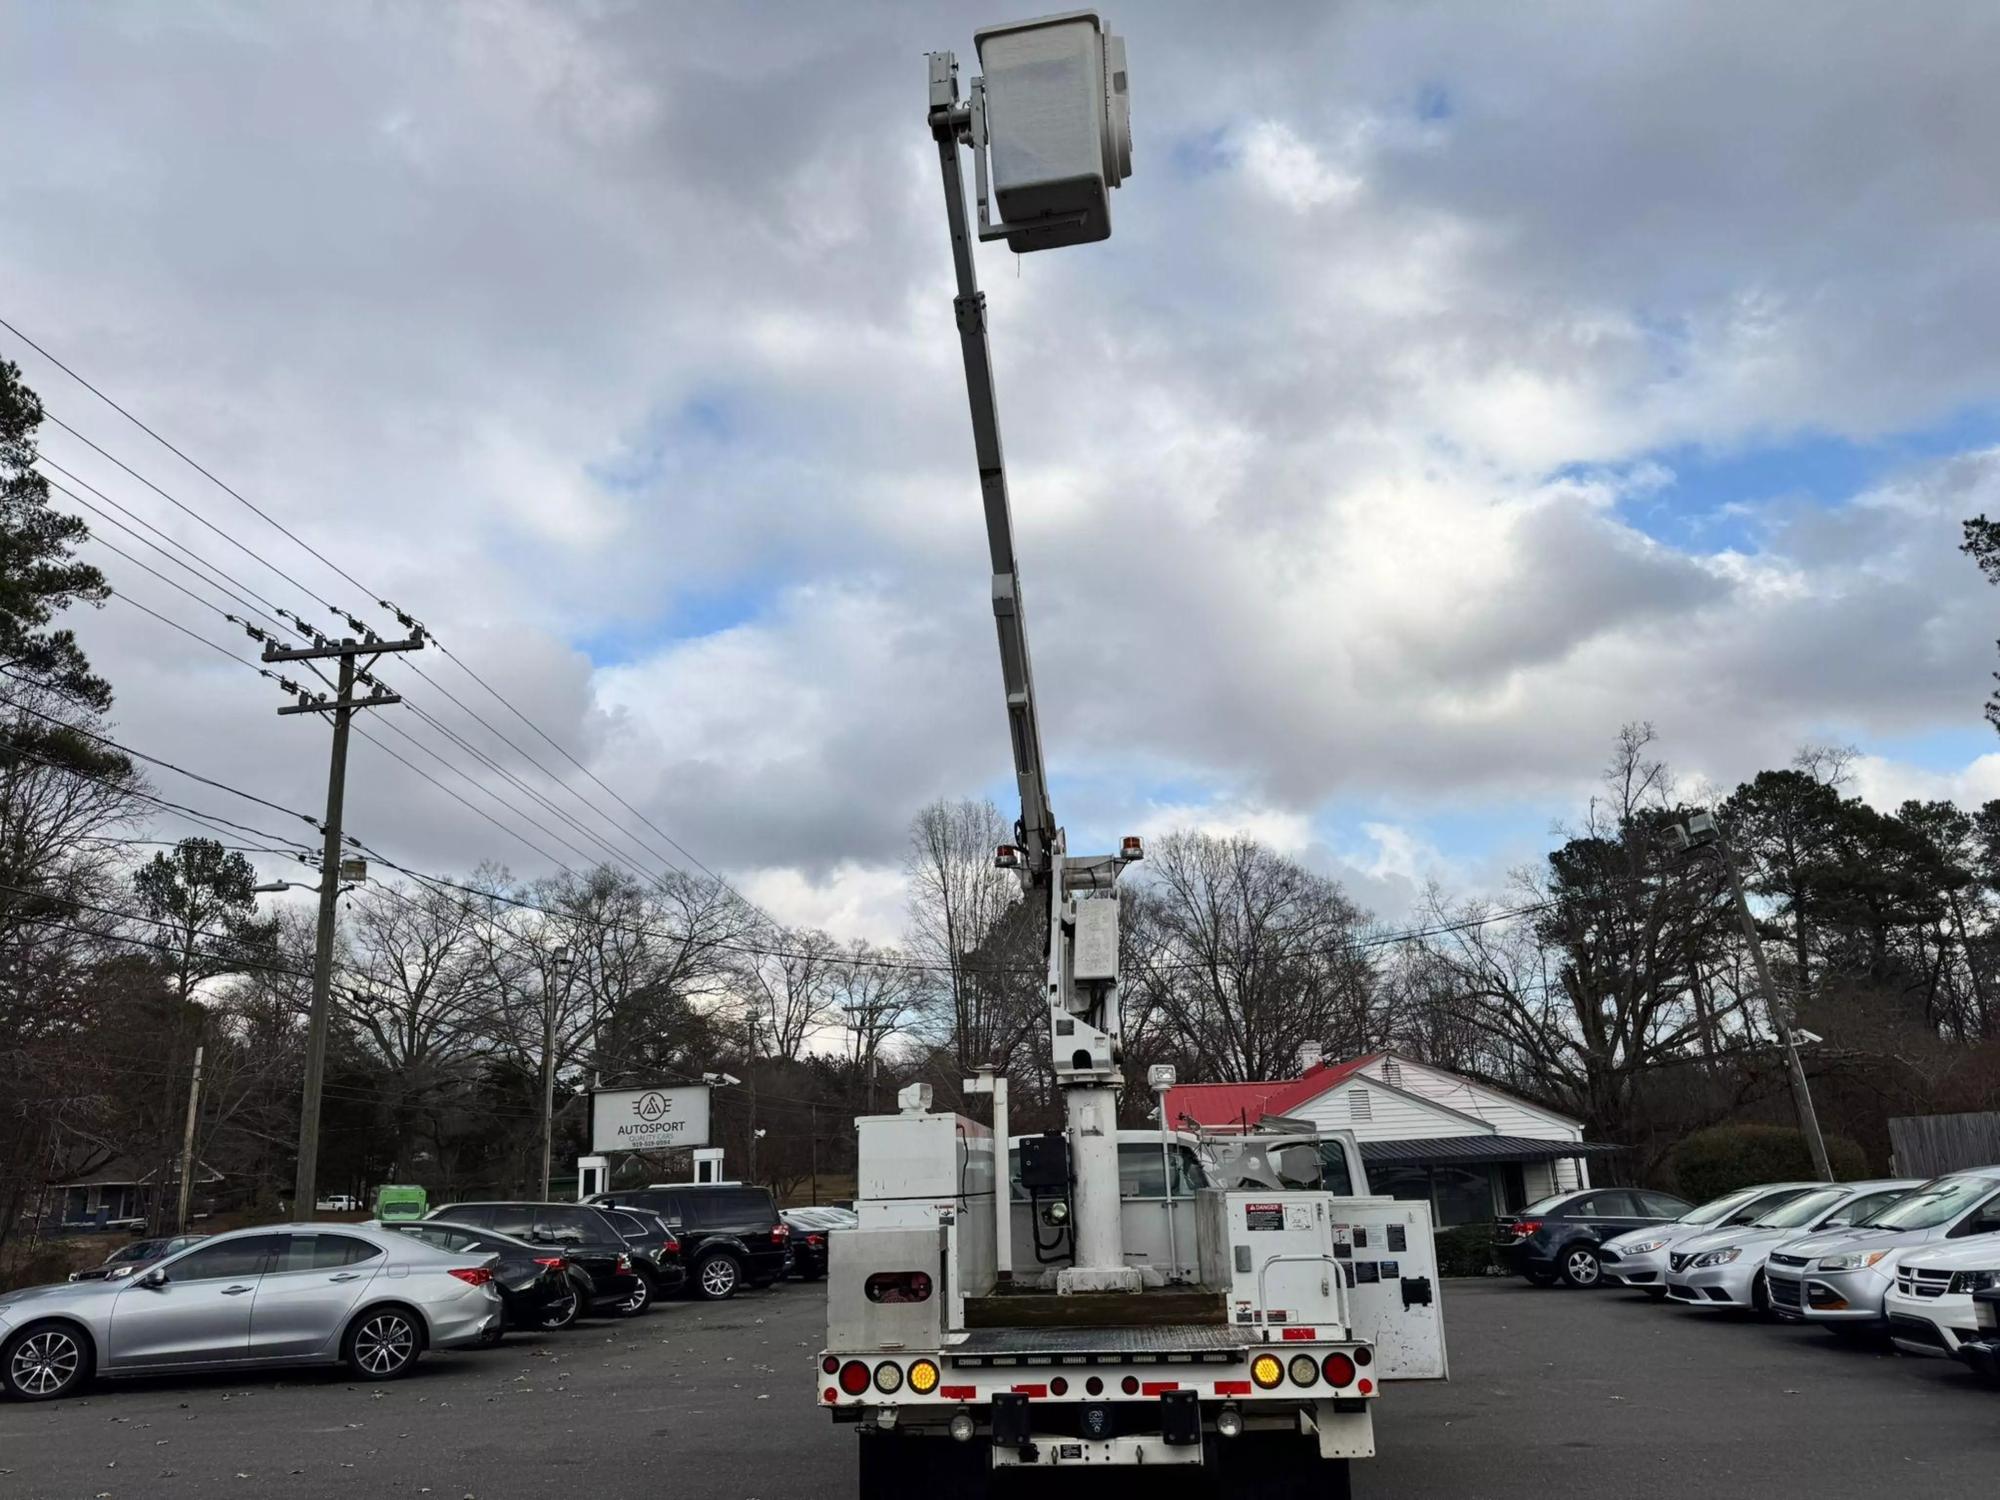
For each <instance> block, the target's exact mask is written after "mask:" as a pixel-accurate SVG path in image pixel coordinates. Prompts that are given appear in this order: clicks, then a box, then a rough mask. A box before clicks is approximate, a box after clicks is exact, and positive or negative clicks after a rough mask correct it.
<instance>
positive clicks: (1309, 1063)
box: [1299, 1042, 1326, 1078]
mask: <svg viewBox="0 0 2000 1500" xmlns="http://www.w3.org/2000/svg"><path fill="white" fill-rule="evenodd" d="M1324 1061H1326V1048H1325V1047H1323V1046H1321V1045H1320V1044H1319V1043H1318V1042H1301V1043H1300V1044H1299V1076H1300V1077H1302V1078H1303V1077H1304V1076H1305V1075H1306V1074H1308V1073H1310V1072H1311V1071H1312V1070H1313V1069H1314V1068H1316V1067H1318V1066H1319V1065H1320V1064H1321V1063H1322V1062H1324Z"/></svg>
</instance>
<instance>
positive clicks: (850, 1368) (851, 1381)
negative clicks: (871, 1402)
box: [840, 1359, 870, 1396]
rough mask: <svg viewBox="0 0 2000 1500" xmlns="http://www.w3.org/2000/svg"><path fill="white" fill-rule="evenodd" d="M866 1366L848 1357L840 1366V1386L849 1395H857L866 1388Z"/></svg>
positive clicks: (867, 1376) (867, 1375) (867, 1379)
mask: <svg viewBox="0 0 2000 1500" xmlns="http://www.w3.org/2000/svg"><path fill="white" fill-rule="evenodd" d="M869 1378H870V1377H869V1374H868V1366H866V1365H864V1364H863V1363H861V1361H860V1360H858V1359H850V1360H849V1361H848V1362H847V1363H846V1364H844V1365H842V1366H841V1367H840V1388H841V1389H842V1390H843V1391H845V1392H847V1394H848V1395H850V1396H859V1395H860V1394H861V1393H862V1392H864V1391H866V1390H867V1389H868V1381H869Z"/></svg>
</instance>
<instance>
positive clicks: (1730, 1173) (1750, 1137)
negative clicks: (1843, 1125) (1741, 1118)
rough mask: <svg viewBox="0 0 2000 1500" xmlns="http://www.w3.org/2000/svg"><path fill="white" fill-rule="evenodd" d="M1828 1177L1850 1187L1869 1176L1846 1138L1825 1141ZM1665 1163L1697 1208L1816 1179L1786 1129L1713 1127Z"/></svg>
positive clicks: (1799, 1137)
mask: <svg viewBox="0 0 2000 1500" xmlns="http://www.w3.org/2000/svg"><path fill="white" fill-rule="evenodd" d="M1826 1154H1827V1159H1828V1161H1830V1162H1831V1163H1832V1166H1833V1175H1834V1177H1835V1178H1836V1179H1838V1180H1839V1181H1842V1182H1853V1181H1856V1180H1857V1179H1860V1178H1863V1177H1866V1176H1867V1175H1868V1157H1867V1155H1866V1154H1865V1153H1864V1152H1863V1151H1862V1149H1861V1148H1860V1147H1859V1146H1858V1145H1856V1144H1855V1143H1854V1142H1853V1141H1851V1140H1849V1139H1847V1137H1845V1136H1839V1135H1830V1136H1828V1137H1827V1138H1826ZM1670 1160H1671V1161H1672V1163H1673V1169H1674V1178H1675V1180H1676V1181H1677V1182H1678V1183H1679V1184H1680V1191H1681V1196H1682V1197H1683V1198H1687V1199H1690V1200H1692V1201H1693V1202H1696V1203H1705V1202H1707V1201H1708V1200H1709V1199H1710V1198H1719V1197H1721V1196H1722V1195H1723V1194H1724V1193H1731V1192H1734V1191H1735V1190H1736V1189H1737V1188H1741V1187H1751V1186H1754V1185H1755V1184H1757V1183H1760V1182H1796V1181H1800V1180H1803V1179H1808V1178H1811V1177H1814V1176H1817V1175H1818V1174H1817V1173H1816V1172H1814V1170H1813V1164H1812V1153H1811V1152H1809V1151H1808V1150H1807V1149H1806V1139H1805V1136H1804V1134H1803V1133H1802V1132H1800V1131H1798V1130H1795V1129H1793V1128H1791V1127H1790V1126H1787V1125H1716V1126H1713V1127H1711V1128H1710V1129H1707V1130H1697V1131H1696V1132H1695V1133H1694V1134H1693V1135H1691V1136H1689V1137H1688V1138H1687V1139H1686V1140H1684V1141H1682V1142H1681V1143H1680V1144H1679V1145H1677V1146H1675V1147H1674V1149H1673V1152H1672V1154H1671V1157H1670Z"/></svg>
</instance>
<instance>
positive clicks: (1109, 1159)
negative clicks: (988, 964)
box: [815, 11, 1445, 1497]
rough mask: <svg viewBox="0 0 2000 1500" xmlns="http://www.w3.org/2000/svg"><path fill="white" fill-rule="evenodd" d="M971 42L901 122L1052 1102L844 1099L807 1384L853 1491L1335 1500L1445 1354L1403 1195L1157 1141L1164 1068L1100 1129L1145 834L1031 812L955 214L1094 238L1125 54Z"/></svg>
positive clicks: (1037, 25)
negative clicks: (1089, 850)
mask: <svg viewBox="0 0 2000 1500" xmlns="http://www.w3.org/2000/svg"><path fill="white" fill-rule="evenodd" d="M975 42H976V45H977V48H978V53H979V62H980V66H981V69H982V72H981V75H980V76H979V77H976V78H974V79H973V80H972V81H971V84H970V87H969V90H968V91H967V95H966V97H963V98H961V97H960V91H959V78H958V65H957V62H956V60H955V58H954V57H953V55H952V54H951V53H949V52H937V53H932V54H930V56H929V63H928V66H929V110H928V121H929V125H930V130H931V134H932V136H933V138H934V139H935V141H936V142H937V147H938V161H939V165H940V168H941V170H942V174H943V182H944V197H945V212H946V216H947V221H948V224H949V228H950V239H951V249H952V259H953V264H954V266H955V269H956V273H957V296H956V298H955V300H954V302H953V307H954V310H955V313H956V317H957V324H958V334H959V342H960V347H961V352H962V354H963V357H964V364H965V378H966V390H967V395H968V397H969V400H970V406H971V416H972V438H973V451H974V455H975V458H976V461H977V465H978V470H979V488H980V497H981V500H982V502H983V505H984V509H985V518H986V540H987V547H988V551H989V554H990V562H991V600H992V608H993V620H994V625H995V628H996V630H997V633H998V639H999V647H1000V668H1001V685H1002V689H1003V692H1004V695H1005V705H1006V714H1007V725H1008V734H1009V741H1010V743H1011V746H1012V753H1013V762H1014V774H1015V778H1016V781H1017V783H1018V787H1019V793H1020V803H1021V812H1020V817H1019V820H1018V822H1017V823H1016V825H1015V832H1014V836H1013V841H1012V842H1011V843H1009V844H1005V845H1002V846H1001V847H1000V848H999V849H997V850H996V851H995V858H996V862H997V863H998V864H999V865H1000V866H1001V867H1003V868H1006V869H1010V870H1013V871H1015V872H1017V873H1018V875H1019V878H1020V880H1021V884H1022V887H1023V890H1024V892H1025V895H1026V899H1027V900H1029V901H1031V902H1034V903H1036V904H1037V905H1039V906H1040V907H1042V908H1043V909H1045V910H1046V912H1047V923H1048V928H1047V950H1046V964H1047V967H1046V974H1045V990H1044V995H1045V1004H1046V1014H1047V1025H1048V1032H1047V1036H1048V1043H1049V1048H1050V1057H1051V1063H1052V1068H1053V1073H1054V1076H1055V1080H1056V1082H1057V1084H1058V1085H1059V1086H1060V1088H1061V1091H1062V1096H1063V1108H1064V1119H1065V1124H1064V1128H1063V1129H1062V1130H1060V1131H1050V1132H1047V1133H1044V1134H1039V1135H1027V1136H1022V1137H1019V1138H1016V1139H1013V1140H1010V1139H1009V1137H1008V1134H1007V1101H1006V1080H1005V1079H1004V1077H1001V1076H999V1075H998V1074H997V1073H996V1072H995V1071H994V1070H993V1069H991V1068H987V1069H982V1070H981V1073H980V1076H979V1077H978V1078H977V1079H968V1080H966V1089H965V1092H966V1094H967V1095H968V1096H969V1097H971V1096H977V1095H981V1094H984V1095H987V1096H989V1097H990V1098H991V1100H992V1106H993V1115H994V1125H993V1126H992V1127H991V1128H989V1127H988V1126H987V1125H985V1124H984V1123H982V1122H980V1121H978V1120H975V1119H972V1118H969V1117H967V1116H963V1115H958V1114H950V1113H944V1112H940V1111H934V1110H933V1109H932V1108H931V1090H930V1088H929V1086H928V1085H925V1084H916V1085H912V1086H911V1087H910V1088H908V1089H906V1090H904V1091H903V1094H902V1096H901V1098H900V1099H899V1101H898V1102H899V1105H900V1110H899V1112H898V1113H896V1114H892V1115H878V1116H869V1117H864V1118H862V1119H860V1120H858V1121H857V1122H856V1129H857V1131H858V1134H859V1141H858V1180H857V1187H856V1200H855V1209H856V1213H857V1215H858V1216H859V1220H860V1222H859V1224H858V1226H857V1227H856V1228H853V1229H849V1230H843V1231H842V1232H841V1233H839V1234H838V1235H836V1236H834V1237H833V1240H832V1245H831V1255H830V1265H829V1272H828V1300H827V1341H826V1346H825V1348H824V1349H823V1350H822V1351H821V1352H820V1354H819V1356H818V1358H817V1363H816V1366H815V1374H816V1376H817V1380H816V1384H815V1390H816V1394H817V1397H818V1400H819V1402H820V1404H821V1405H822V1406H824V1408H825V1409H826V1410H827V1411H828V1412H829V1413H830V1414H831V1416H832V1419H833V1420H834V1421H835V1422H836V1423H841V1424H849V1425H852V1426H853V1427H855V1428H856V1429H857V1438H858V1444H859V1449H860V1468H861V1492H862V1493H863V1494H864V1495H867V1496H871V1497H873V1496H877V1495H901V1494H912V1495H915V1494H926V1493H930V1491H929V1490H927V1489H922V1488H919V1487H918V1486H920V1485H924V1484H947V1485H950V1486H952V1487H953V1492H954V1493H956V1494H957V1495H959V1496H966V1495H971V1494H979V1493H982V1492H983V1491H984V1489H985V1487H986V1486H987V1484H988V1483H989V1482H990V1481H991V1479H992V1477H993V1476H994V1475H995V1474H997V1473H1000V1472H1002V1471H1006V1470H1027V1471H1030V1472H1032V1471H1033V1470H1035V1469H1038V1468H1054V1467H1065V1468H1067V1467H1100V1468H1101V1467H1129V1466H1139V1465H1150V1466H1160V1465H1169V1466H1197V1465H1205V1466H1210V1467H1212V1468H1214V1469H1216V1470H1217V1471H1219V1474H1220V1476H1221V1479H1222V1481H1223V1483H1224V1485H1225V1487H1226V1489H1227V1490H1228V1491H1229V1492H1233V1493H1238V1494H1244V1495H1249V1494H1253V1493H1254V1494H1256V1495H1258V1496H1260V1497H1262V1496H1282V1495H1289V1494H1300V1495H1304V1494H1312V1495H1315V1496H1322V1497H1329V1496H1341V1495H1345V1494H1346V1493H1347V1492H1348V1491H1347V1485H1348V1462H1349V1460H1351V1459H1355V1458H1365V1457H1368V1456H1370V1455H1372V1454H1373V1452H1374V1436H1373V1418H1372V1415H1371V1409H1372V1407H1373V1405H1374V1403H1375V1401H1376V1400H1378V1399H1379V1398H1380V1395H1381V1390H1382V1382H1383V1381H1384V1380H1388V1379H1398V1378H1438V1377H1442V1376H1443V1375H1444V1373H1445V1370H1444V1346H1443V1334H1442V1326H1441V1322H1440V1309H1439V1305H1438V1288H1437V1273H1436V1263H1435V1257H1434V1251H1433V1247H1432V1236H1431V1220H1430V1210H1429V1205H1428V1204H1425V1203H1410V1202H1401V1201H1396V1200H1392V1199H1387V1198H1378V1197H1370V1196H1367V1186H1366V1178H1365V1175H1364V1174H1363V1171H1362V1164H1361V1161H1360V1156H1359V1152H1358V1150H1357V1149H1356V1148H1355V1146H1354V1144H1353V1141H1352V1140H1351V1138H1348V1139H1345V1140H1342V1139H1326V1138H1324V1137H1323V1136H1322V1135H1321V1134H1319V1133H1317V1132H1315V1131H1314V1130H1313V1129H1312V1127H1311V1126H1310V1125H1308V1124H1304V1123H1301V1122H1291V1121H1286V1122H1279V1125H1280V1128H1278V1129H1276V1130H1262V1131H1258V1132H1251V1133H1245V1134H1243V1135H1240V1136H1236V1137H1203V1136H1193V1135H1188V1134H1185V1133H1182V1132H1177V1131H1176V1130H1174V1128H1173V1122H1171V1121H1169V1120H1167V1119H1165V1118H1164V1115H1165V1113H1166V1106H1165V1099H1166V1095H1165V1093H1164V1088H1165V1086H1166V1084H1168V1083H1170V1082H1171V1079H1170V1078H1162V1077H1158V1076H1156V1077H1154V1078H1153V1079H1151V1080H1150V1082H1151V1083H1152V1084H1153V1086H1154V1088H1155V1089H1156V1090H1157V1091H1160V1097H1161V1114H1162V1116H1163V1118H1162V1119H1161V1121H1160V1129H1159V1131H1158V1132H1157V1133H1151V1132H1147V1131H1134V1130H1131V1129H1126V1130H1122V1131H1121V1129H1120V1128H1119V1120H1118V1097H1119V1091H1120V1088H1121V1085H1122V1083H1123V1081H1124V1079H1123V1068H1124V1052H1123V1038H1122V1034H1121V1020H1120V1007H1119V901H1118V889H1117V886H1118V881H1119V878H1120V876H1121V875H1123V874H1124V873H1125V872H1126V871H1127V870H1128V869H1129V868H1130V867H1131V866H1132V865H1133V864H1134V863H1135V862H1136V861H1138V860H1140V859H1141V858H1142V857H1143V853H1144V851H1143V848H1142V845H1141V842H1140V840H1139V839H1137V838H1126V839H1123V840H1121V842H1120V844H1119V847H1118V848H1117V850H1116V851H1114V852H1111V853H1105V854H1072V853H1071V852H1070V851H1069V848H1068V845H1067V841H1066V839H1065V837H1064V833H1063V829H1062V827H1061V826H1060V825H1059V824H1058V823H1057V822H1056V819H1055V815H1054V812H1053V810H1052V809H1051V807H1050V802H1049V786H1048V774H1047V770H1046V767H1045V765H1044V762H1043V758H1042V735H1041V725H1040V722H1039V718H1038V714H1037V704H1036V697H1035V683H1034V671H1033V668H1032V665H1031V662H1030V658H1029V652H1028V634H1027V613H1026V601H1025V595H1024V591H1023V588H1022V583H1021V571H1020V566H1019V558H1018V557H1017V555H1016V552H1015V546H1014V531H1013V518H1012V512H1011V507H1010V504H1009V499H1008V493H1007V473H1006V466H1005V463H1004V460H1003V457H1002V452H1001V443H1000V421H999V412H998V408H997V404H996V401H995V396H994V386H993V368H992V362H991V358H990V353H989V348H988V336H987V308H986V300H985V297H984V296H983V294H982V293H981V292H980V290H979V283H978V277H977V272H976V266H975V261H974V253H973V251H974V244H975V234H976V236H977V239H978V240H981V241H985V240H994V239H1004V240H1005V241H1006V242H1007V243H1008V244H1009V246H1011V247H1012V248H1014V249H1016V250H1018V251H1024V252H1025V251H1030V250H1042V249H1051V248H1056V247H1059V246H1066V245H1074V244H1083V243H1088V242H1092V241H1097V240H1102V239H1105V238H1107V237H1108V236H1109V235H1110V232H1111V217H1110V193H1111V190H1112V189H1113V188H1115V187H1116V186H1118V184H1119V183H1120V182H1121V181H1122V180H1123V179H1124V178H1125V176H1126V175H1127V174H1128V173H1129V172H1130V170H1131V133H1130V113H1129V95H1128V88H1127V77H1126V67H1125V49H1124V44H1123V42H1122V40H1121V39H1120V38H1118V37H1116V36H1114V35H1112V34H1110V33H1109V32H1107V31H1106V30H1105V29H1104V26H1103V24H1102V22H1101V21H1100V20H1099V18H1098V16H1097V14H1096V13H1095V12H1094V11H1075V12H1070V13H1067V14H1064V15H1059V16H1051V17H1045V18H1042V19H1040V20H1035V21H1029V22H1023V23H1017V24H1012V25H1005V26H994V27H988V28H986V29H984V30H982V31H979V32H977V33H975ZM967 148H969V149H970V151H971V154H972V158H973V163H974V172H975V183H976V186H975V196H976V200H977V214H978V218H977V228H976V230H975V228H974V224H973V222H972V220H971V218H970V216H969V215H968V213H967V207H966V194H965V183H964V180H963V176H962V172H961V157H960V153H961V151H962V150H965V149H967ZM1329 1166H1331V1167H1333V1168H1334V1170H1328V1168H1329ZM1329 1187H1333V1188H1337V1191H1330V1190H1329ZM1357 1195H1358V1196H1357ZM1017 1252H1018V1253H1017ZM1030 1261H1032V1264H1030V1263H1029V1262H1030Z"/></svg>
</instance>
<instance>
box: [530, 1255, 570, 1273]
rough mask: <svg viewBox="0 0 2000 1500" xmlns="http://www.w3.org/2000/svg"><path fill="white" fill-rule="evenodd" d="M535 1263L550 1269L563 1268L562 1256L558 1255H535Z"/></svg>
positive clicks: (557, 1269) (558, 1269)
mask: <svg viewBox="0 0 2000 1500" xmlns="http://www.w3.org/2000/svg"><path fill="white" fill-rule="evenodd" d="M535 1264H536V1265H538V1266H547V1267H548V1268H549V1269H550V1270H551V1271H560V1270H561V1269H562V1268H563V1258H562V1257H561V1256H560V1255H537V1256H536V1257H535Z"/></svg>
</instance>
